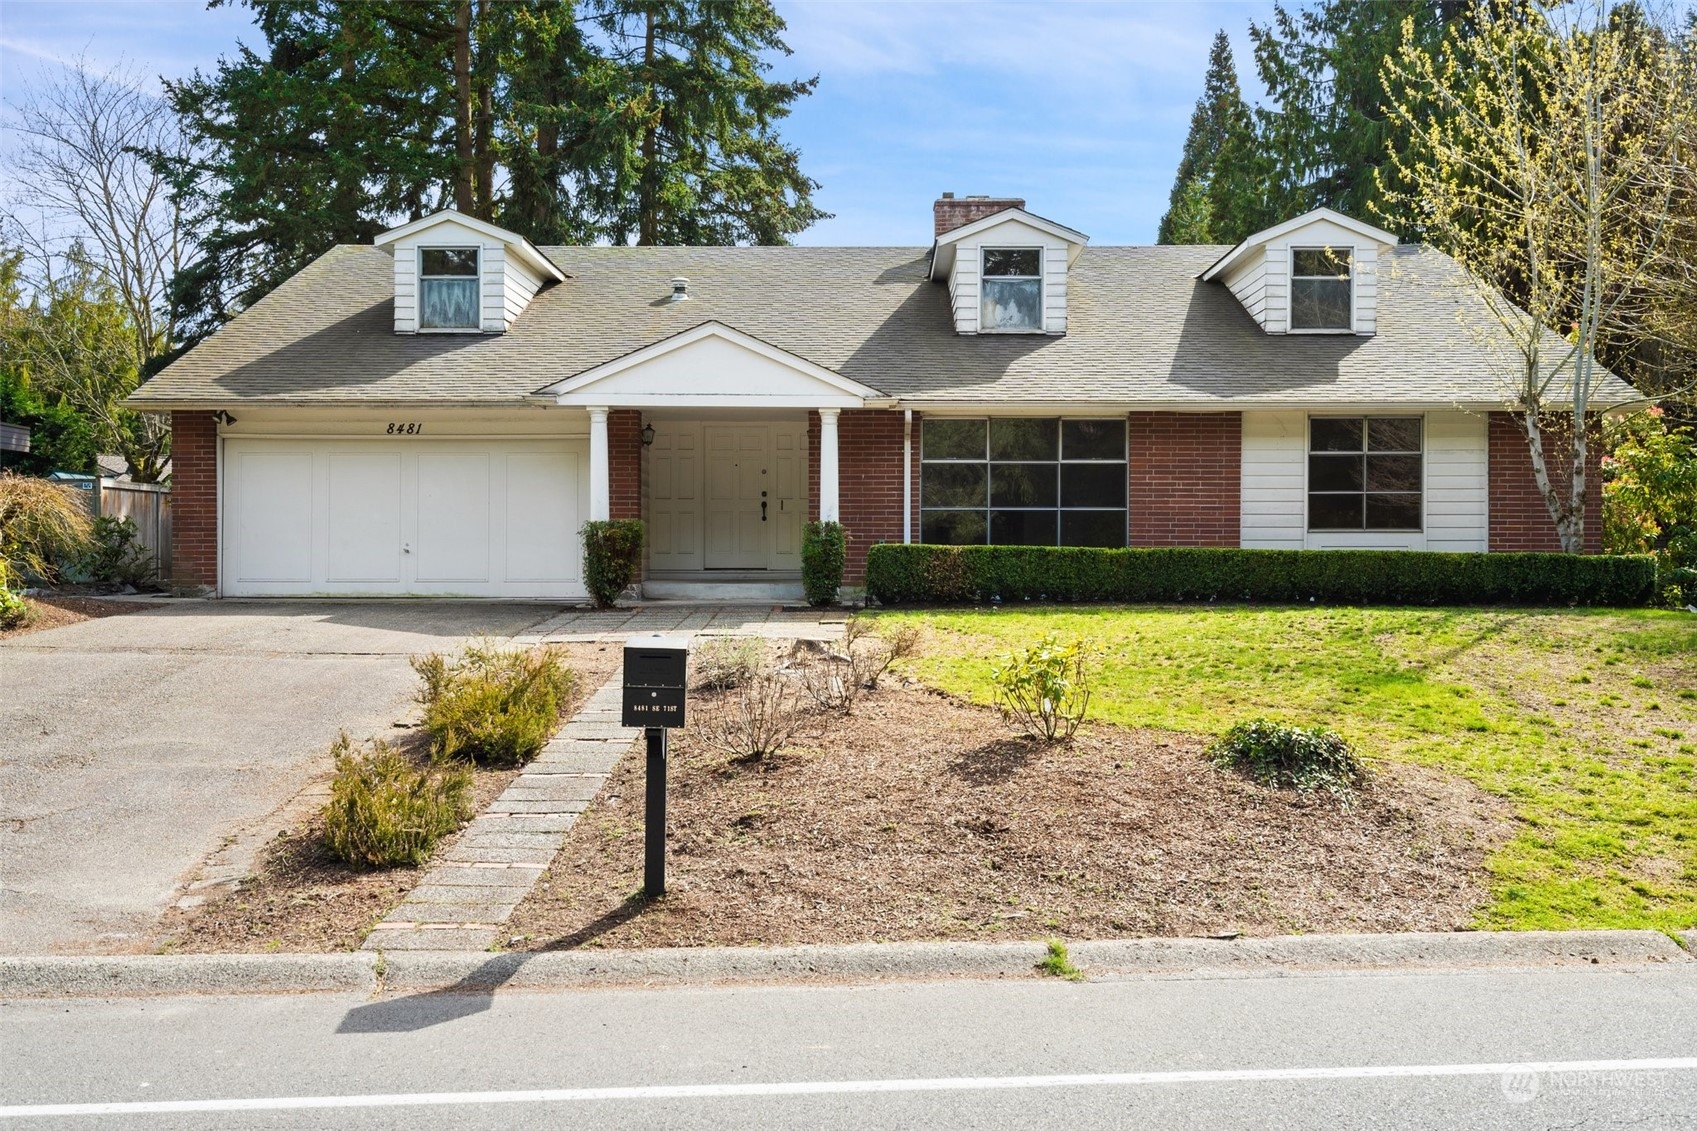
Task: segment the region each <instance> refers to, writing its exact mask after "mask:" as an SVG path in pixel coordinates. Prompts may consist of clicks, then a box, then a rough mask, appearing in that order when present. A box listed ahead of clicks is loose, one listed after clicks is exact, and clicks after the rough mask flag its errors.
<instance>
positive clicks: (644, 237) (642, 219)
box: [636, 9, 660, 247]
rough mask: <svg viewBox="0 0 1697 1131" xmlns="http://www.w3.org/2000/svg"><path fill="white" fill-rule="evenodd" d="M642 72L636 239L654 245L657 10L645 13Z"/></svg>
mask: <svg viewBox="0 0 1697 1131" xmlns="http://www.w3.org/2000/svg"><path fill="white" fill-rule="evenodd" d="M643 20H644V30H643V40H642V73H643V79H644V81H646V82H647V84H648V99H649V105H648V115H649V117H648V125H647V126H646V128H644V130H643V132H642V183H641V187H640V189H639V190H638V195H637V209H638V213H637V219H636V242H637V245H638V246H639V247H653V246H654V245H655V244H657V243H659V242H660V217H659V215H658V212H659V209H660V185H659V180H660V170H659V162H658V155H659V149H660V113H659V105H658V103H659V99H658V97H657V94H656V91H655V89H654V11H653V9H650V10H648V11H647V12H645V13H643Z"/></svg>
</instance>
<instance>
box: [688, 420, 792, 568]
mask: <svg viewBox="0 0 1697 1131" xmlns="http://www.w3.org/2000/svg"><path fill="white" fill-rule="evenodd" d="M705 439H706V441H707V443H706V447H707V492H706V495H707V498H706V503H707V516H706V519H707V520H706V522H705V524H704V525H705V527H706V529H705V531H704V533H705V534H706V536H707V556H706V563H705V564H706V566H707V568H708V569H766V568H768V566H769V564H770V559H771V556H772V530H773V523H772V519H773V518H774V517H775V516H774V515H773V514H772V510H773V508H774V503H773V501H772V490H773V476H772V468H771V450H770V449H771V429H769V428H767V427H766V426H764V425H735V424H725V425H714V424H709V425H708V426H707V428H706V436H705Z"/></svg>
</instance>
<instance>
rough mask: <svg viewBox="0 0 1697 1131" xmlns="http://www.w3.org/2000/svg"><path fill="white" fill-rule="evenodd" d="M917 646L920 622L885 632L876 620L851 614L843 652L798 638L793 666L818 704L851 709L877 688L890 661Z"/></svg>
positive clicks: (845, 709)
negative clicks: (879, 627)
mask: <svg viewBox="0 0 1697 1131" xmlns="http://www.w3.org/2000/svg"><path fill="white" fill-rule="evenodd" d="M918 650H919V626H918V625H911V624H910V625H902V626H900V627H898V628H895V629H894V630H892V631H891V632H889V633H888V634H882V633H879V632H878V631H877V629H876V627H875V625H874V622H872V621H869V620H867V619H865V618H863V617H850V618H849V619H848V621H847V623H845V624H844V626H843V642H842V650H841V651H840V652H833V651H830V650H829V649H825V648H820V647H818V646H816V645H812V644H811V642H809V643H806V644H802V643H800V642H798V648H797V651H796V653H795V654H794V655H795V656H797V657H798V659H797V662H796V663H795V664H794V667H795V669H796V670H797V671H798V672H799V673H800V675H801V681H802V686H803V687H804V688H805V689H806V691H807V694H808V695H809V696H810V697H811V698H812V699H813V701H814V702H815V703H816V704H818V705H819V706H820V707H822V708H824V709H825V710H827V711H843V712H848V711H853V710H854V704H855V700H856V699H858V698H859V697H860V696H861V695H862V694H863V693H864V692H867V691H876V690H877V689H878V681H879V680H881V679H883V678H884V673H886V672H888V671H889V670H890V665H891V664H894V663H895V662H896V661H897V660H902V659H906V658H907V657H909V656H911V655H913V654H915V653H916V652H917V651H918Z"/></svg>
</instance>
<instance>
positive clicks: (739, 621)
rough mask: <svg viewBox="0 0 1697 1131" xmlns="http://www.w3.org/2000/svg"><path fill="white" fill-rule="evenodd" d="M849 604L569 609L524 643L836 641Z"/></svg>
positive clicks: (525, 634)
mask: <svg viewBox="0 0 1697 1131" xmlns="http://www.w3.org/2000/svg"><path fill="white" fill-rule="evenodd" d="M849 615H850V614H849V611H848V610H846V609H786V608H784V607H783V606H781V605H695V604H683V603H679V604H672V603H669V602H661V603H649V604H644V605H639V606H636V607H634V608H620V609H568V610H566V611H565V612H562V613H560V614H558V615H557V616H554V617H551V618H550V619H548V620H546V621H544V622H542V623H541V624H538V625H535V626H533V627H531V628H530V629H527V630H526V631H525V632H523V633H521V634H520V635H519V636H518V637H517V639H518V641H520V642H521V643H528V644H541V643H544V642H547V643H563V642H568V641H576V640H604V639H607V638H608V637H620V638H623V637H626V636H641V635H644V634H647V633H653V632H663V633H668V634H674V635H687V636H764V637H767V638H768V639H775V640H795V639H798V638H807V639H811V640H835V639H836V638H838V637H840V636H841V635H842V634H843V622H844V621H846V620H847V619H848V617H849Z"/></svg>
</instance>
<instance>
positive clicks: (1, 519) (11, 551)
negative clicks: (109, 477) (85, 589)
mask: <svg viewBox="0 0 1697 1131" xmlns="http://www.w3.org/2000/svg"><path fill="white" fill-rule="evenodd" d="M93 533H94V520H93V519H92V518H90V517H89V513H88V508H87V507H85V506H83V503H82V500H81V499H79V498H78V497H77V496H76V495H75V494H74V493H73V492H72V490H71V488H69V487H61V486H60V485H59V484H57V483H54V482H52V481H50V480H47V479H36V478H34V477H32V476H28V475H13V474H11V473H10V472H0V588H11V587H13V586H16V585H19V584H21V583H23V582H24V581H26V580H29V579H32V578H33V579H38V580H40V581H44V582H46V583H47V584H49V585H51V584H53V583H55V582H57V581H58V580H59V578H60V575H61V574H62V573H63V571H64V568H65V565H66V563H67V562H69V561H71V560H72V559H74V558H76V557H78V556H79V555H81V554H83V553H84V552H85V551H86V550H87V548H88V544H89V539H90V537H91V535H92V534H93Z"/></svg>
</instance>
